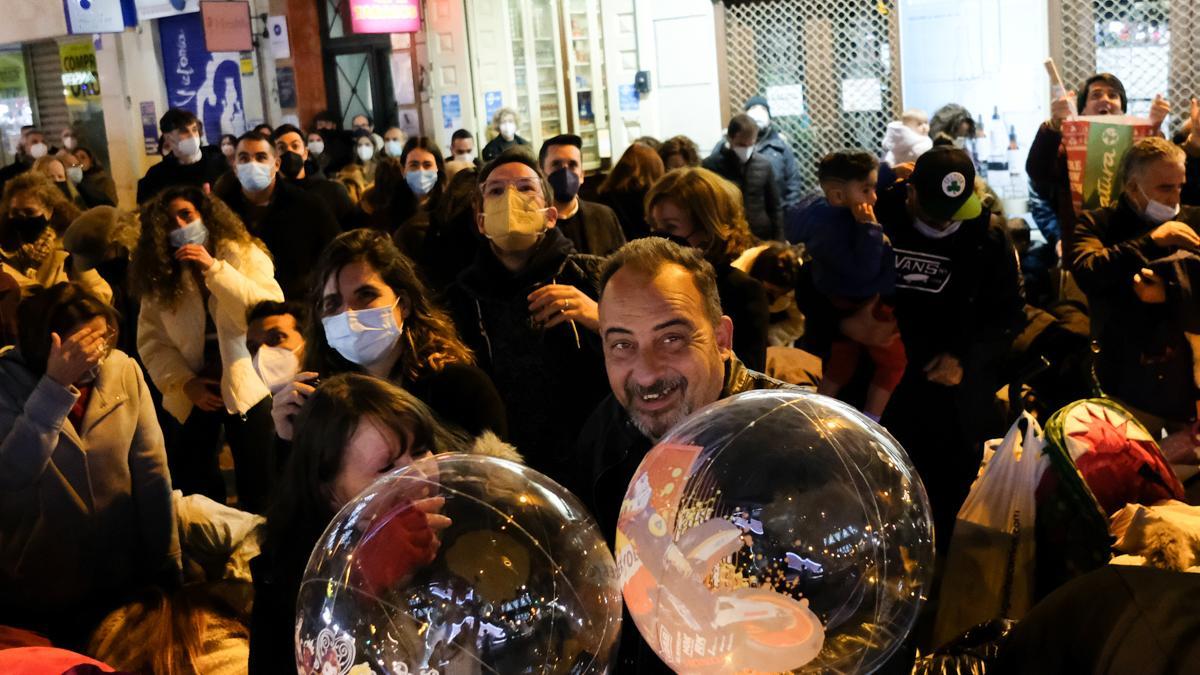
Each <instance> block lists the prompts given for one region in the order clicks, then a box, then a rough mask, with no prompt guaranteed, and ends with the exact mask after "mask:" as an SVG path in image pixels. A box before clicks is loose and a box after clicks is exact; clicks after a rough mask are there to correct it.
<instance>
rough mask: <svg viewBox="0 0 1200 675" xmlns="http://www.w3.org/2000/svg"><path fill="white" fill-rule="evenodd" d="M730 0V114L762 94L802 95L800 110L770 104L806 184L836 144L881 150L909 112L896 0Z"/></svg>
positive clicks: (727, 46)
mask: <svg viewBox="0 0 1200 675" xmlns="http://www.w3.org/2000/svg"><path fill="white" fill-rule="evenodd" d="M725 5H726V6H725V26H724V27H725V51H726V58H725V63H726V66H727V77H728V92H729V93H728V96H729V100H728V101H727V104H728V115H729V116H732V115H733V114H734V113H738V112H741V111H742V106H743V105H744V104H745V102H746V99H748V98H750V97H751V96H755V95H761V96H766V97H767V98H768V99H774V98H777V97H778V98H783V97H785V96H786V97H787V98H789V99H790V100H791V101H793V105H792V106H791V107H792V112H794V113H797V114H782V115H781V114H780V112H779V111H776V108H777V107H782V106H778V105H776V104H775V102H774V101H772V111H771V112H772V116H773V118H774V122H773V124H775V125H778V127H779V128H780V130H781V131H783V132H784V133H785V134H786V136H787V139H788V142H789V143H790V144H791V146H792V149H793V150H794V151H795V152H796V159H797V161H798V162H799V165H800V172H801V178H802V180H803V182H804V184H805V185H806V186H814V185H815V184H816V163H817V159H818V158H820V157H821V155H823V154H825V153H827V152H831V151H834V150H840V149H843V148H864V149H867V150H871V151H873V152H878V148H879V145H880V142H881V141H882V139H883V132H884V129H885V128H886V127H887V123H888V122H890V121H892V120H893V119H896V118H897V117H899V114H900V41H899V35H900V28H899V21H898V20H897V16H896V3H895V1H894V0H888V1H886V2H885V1H883V0H878V1H876V2H866V1H860V2H845V1H844V0H761V1H757V2H745V1H744V0H743V1H741V2H737V1H730V2H726V3H725ZM781 87H782V89H781ZM773 92H774V93H776V96H772V93H773ZM797 92H802V95H801V96H799V97H797V96H796V95H795V94H796V93H797ZM799 100H802V101H803V104H802V107H803V110H802V112H800V111H799V105H798V104H797V103H796V102H797V101H799ZM726 120H728V116H727V117H726ZM704 150H705V151H707V148H704Z"/></svg>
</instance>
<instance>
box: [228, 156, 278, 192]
mask: <svg viewBox="0 0 1200 675" xmlns="http://www.w3.org/2000/svg"><path fill="white" fill-rule="evenodd" d="M274 168H275V167H273V166H271V165H270V164H263V163H261V162H246V163H245V164H238V165H237V177H238V182H240V183H241V184H242V188H243V189H245V190H246V192H262V191H263V190H266V189H267V187H269V186H270V185H271V181H273V180H275V172H274V171H273V169H274Z"/></svg>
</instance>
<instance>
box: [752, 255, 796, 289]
mask: <svg viewBox="0 0 1200 675" xmlns="http://www.w3.org/2000/svg"><path fill="white" fill-rule="evenodd" d="M749 274H750V276H751V277H753V278H755V279H757V280H758V281H761V282H764V283H768V284H771V285H773V286H778V287H779V288H788V289H791V288H795V287H796V280H797V279H798V278H799V276H800V256H799V254H798V253H797V252H796V249H795V248H793V247H791V246H788V245H787V244H771V245H770V246H768V247H767V248H766V249H764V250H763V251H762V252H761V253H759V254H758V257H757V258H755V259H754V264H752V265H750V270H749Z"/></svg>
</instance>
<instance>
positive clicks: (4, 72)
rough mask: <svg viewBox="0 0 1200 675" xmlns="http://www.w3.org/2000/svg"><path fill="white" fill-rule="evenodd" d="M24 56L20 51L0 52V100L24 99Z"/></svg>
mask: <svg viewBox="0 0 1200 675" xmlns="http://www.w3.org/2000/svg"><path fill="white" fill-rule="evenodd" d="M27 96H29V89H28V88H27V87H26V85H25V56H24V55H23V54H21V52H20V50H16V51H8V52H0V98H26V97H27Z"/></svg>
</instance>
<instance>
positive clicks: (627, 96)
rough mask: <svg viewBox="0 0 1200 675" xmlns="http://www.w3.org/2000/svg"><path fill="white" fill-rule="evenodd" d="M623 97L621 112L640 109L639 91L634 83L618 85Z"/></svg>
mask: <svg viewBox="0 0 1200 675" xmlns="http://www.w3.org/2000/svg"><path fill="white" fill-rule="evenodd" d="M617 92H618V93H619V95H620V99H621V112H637V111H638V105H639V102H638V92H637V89H636V88H635V87H634V86H633V85H632V84H622V85H621V86H619V87H617Z"/></svg>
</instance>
